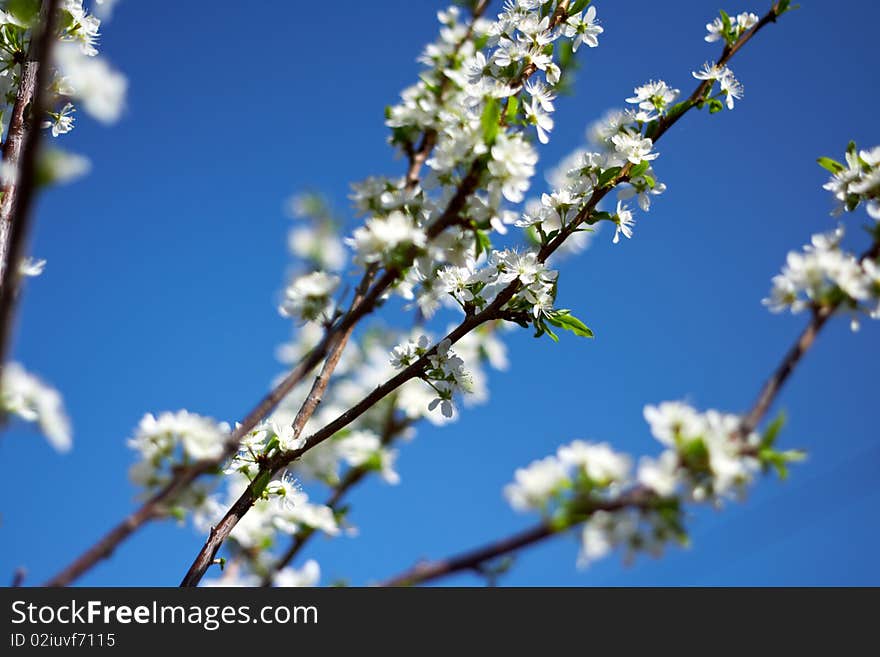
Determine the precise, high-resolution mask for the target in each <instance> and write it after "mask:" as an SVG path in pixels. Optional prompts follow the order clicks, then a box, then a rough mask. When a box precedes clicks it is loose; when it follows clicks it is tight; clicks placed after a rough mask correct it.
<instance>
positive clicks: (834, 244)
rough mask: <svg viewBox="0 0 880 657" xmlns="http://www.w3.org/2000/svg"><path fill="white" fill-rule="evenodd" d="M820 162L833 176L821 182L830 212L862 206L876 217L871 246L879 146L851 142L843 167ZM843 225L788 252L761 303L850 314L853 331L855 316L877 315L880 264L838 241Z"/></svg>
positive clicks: (877, 230) (878, 204)
mask: <svg viewBox="0 0 880 657" xmlns="http://www.w3.org/2000/svg"><path fill="white" fill-rule="evenodd" d="M819 164H820V165H822V166H823V167H824V168H826V169H827V170H829V171H831V173H832V174H833V175H832V177H831V179H830V180H829V181H828V182H827V183H826V184H825V185H824V188H825V189H827V190H828V191H830V192H831V193H832V194H833V195H834V198H835V201H836V205H835V208H834V211H833V212H832V214H833V215H840V214H842V213H843V212H855V211H856V209H857V208H859V207H860V206H862V205H864V206H865V209H866V211H867V213H868V216H869V217H871V218H872V219H874V220H875V223H873V225H872V226H870V228H869V232H871V233H872V235H873V239H874V242H875V244H876V243H877V242H878V241H880V223H877V222H880V146H877V147H875V148H873V149H870V150H861V151H860V150H858V148H857V147H856V145H855V144H854V143H850V145H849V147H848V148H847V151H846V165H844V164H841V163H840V162H837V161H835V160H832V159H831V158H828V157H822V158H819ZM844 232H845V231H844V227H843V225H839V226H838V227H837V228H836V229H835V230H834V231H832V232H829V233H823V234H817V235H813V236H812V238H811V240H810V244H808V245H806V246H804V247H803V249H802V250H801V251H799V252H798V251H791V252H790V253H789V254H788V256H787V257H786V261H785V266H784V267H783V268H782V272H781V273H779V274H778V275H776V276H774V277H773V280H772V287H771V290H770V295H769V296H768V297H767V298H766V299H764V301H763V303H764V305H766V306H767V307H768V308H769V309H770V310H771V311H772V312H782V311H784V310H787V309H788V310H791V312H793V313H798V312H802V311H804V310H808V309H812V310H818V309H820V308H823V307H830V308H835V309H837V310H838V311H840V312H845V313H849V314H850V315H851V317H852V321H851V326H852V328H853V330H856V329H857V328H858V326H859V321H858V320H859V317H860V316H862V315H867V316H868V317H871V318H872V319H878V318H880V264H878V259H877V256H876V251H874V255H872V254H870V253H869V254H866V255H865V256H864V257H861V258H860V257H857V256H855V255H854V254H852V253H850V252H848V251H846V250H845V249H844V248H843V246H842V244H843V239H844Z"/></svg>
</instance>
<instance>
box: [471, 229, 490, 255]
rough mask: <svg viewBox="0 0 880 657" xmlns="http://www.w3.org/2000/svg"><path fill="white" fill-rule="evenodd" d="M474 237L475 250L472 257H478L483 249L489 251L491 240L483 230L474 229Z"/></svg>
mask: <svg viewBox="0 0 880 657" xmlns="http://www.w3.org/2000/svg"><path fill="white" fill-rule="evenodd" d="M474 238H475V239H474V251H475V252H476V255H475V256H474V258H479V257H480V254H481V253H482V252H483V251H485V252H486V253H489V252H490V251H491V250H492V240H490V239H489V236H488V235H487V234H486V233H485V232H484V231H482V230H479V229H477V230H475V231H474Z"/></svg>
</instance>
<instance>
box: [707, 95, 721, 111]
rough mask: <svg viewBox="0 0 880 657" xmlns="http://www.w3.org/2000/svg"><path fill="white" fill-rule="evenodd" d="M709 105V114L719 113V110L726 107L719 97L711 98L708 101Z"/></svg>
mask: <svg viewBox="0 0 880 657" xmlns="http://www.w3.org/2000/svg"><path fill="white" fill-rule="evenodd" d="M708 105H709V114H718V112H720V111H721V110H723V109H724V103H722V102H721V101H720V100H718V99H717V98H710V99H709V101H708Z"/></svg>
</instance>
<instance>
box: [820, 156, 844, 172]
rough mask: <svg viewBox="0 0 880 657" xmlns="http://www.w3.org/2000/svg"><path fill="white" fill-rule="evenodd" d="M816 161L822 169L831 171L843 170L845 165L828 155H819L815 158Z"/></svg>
mask: <svg viewBox="0 0 880 657" xmlns="http://www.w3.org/2000/svg"><path fill="white" fill-rule="evenodd" d="M816 162H818V163H819V166H820V167H822V168H823V169H825V170H827V171H830V172H831V173H840V172H841V171H845V170H846V167H845V166H843V165H842V164H841V163H840V162H838V161H837V160H832V159H831V158H830V157H820V158H817V159H816Z"/></svg>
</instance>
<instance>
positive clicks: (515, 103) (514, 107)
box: [504, 96, 519, 123]
mask: <svg viewBox="0 0 880 657" xmlns="http://www.w3.org/2000/svg"><path fill="white" fill-rule="evenodd" d="M517 112H519V96H511V97H510V98H508V99H507V109H506V110H505V112H504V120H505V121H506V122H507V123H513V122H514V121H515V120H516V115H517Z"/></svg>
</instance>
